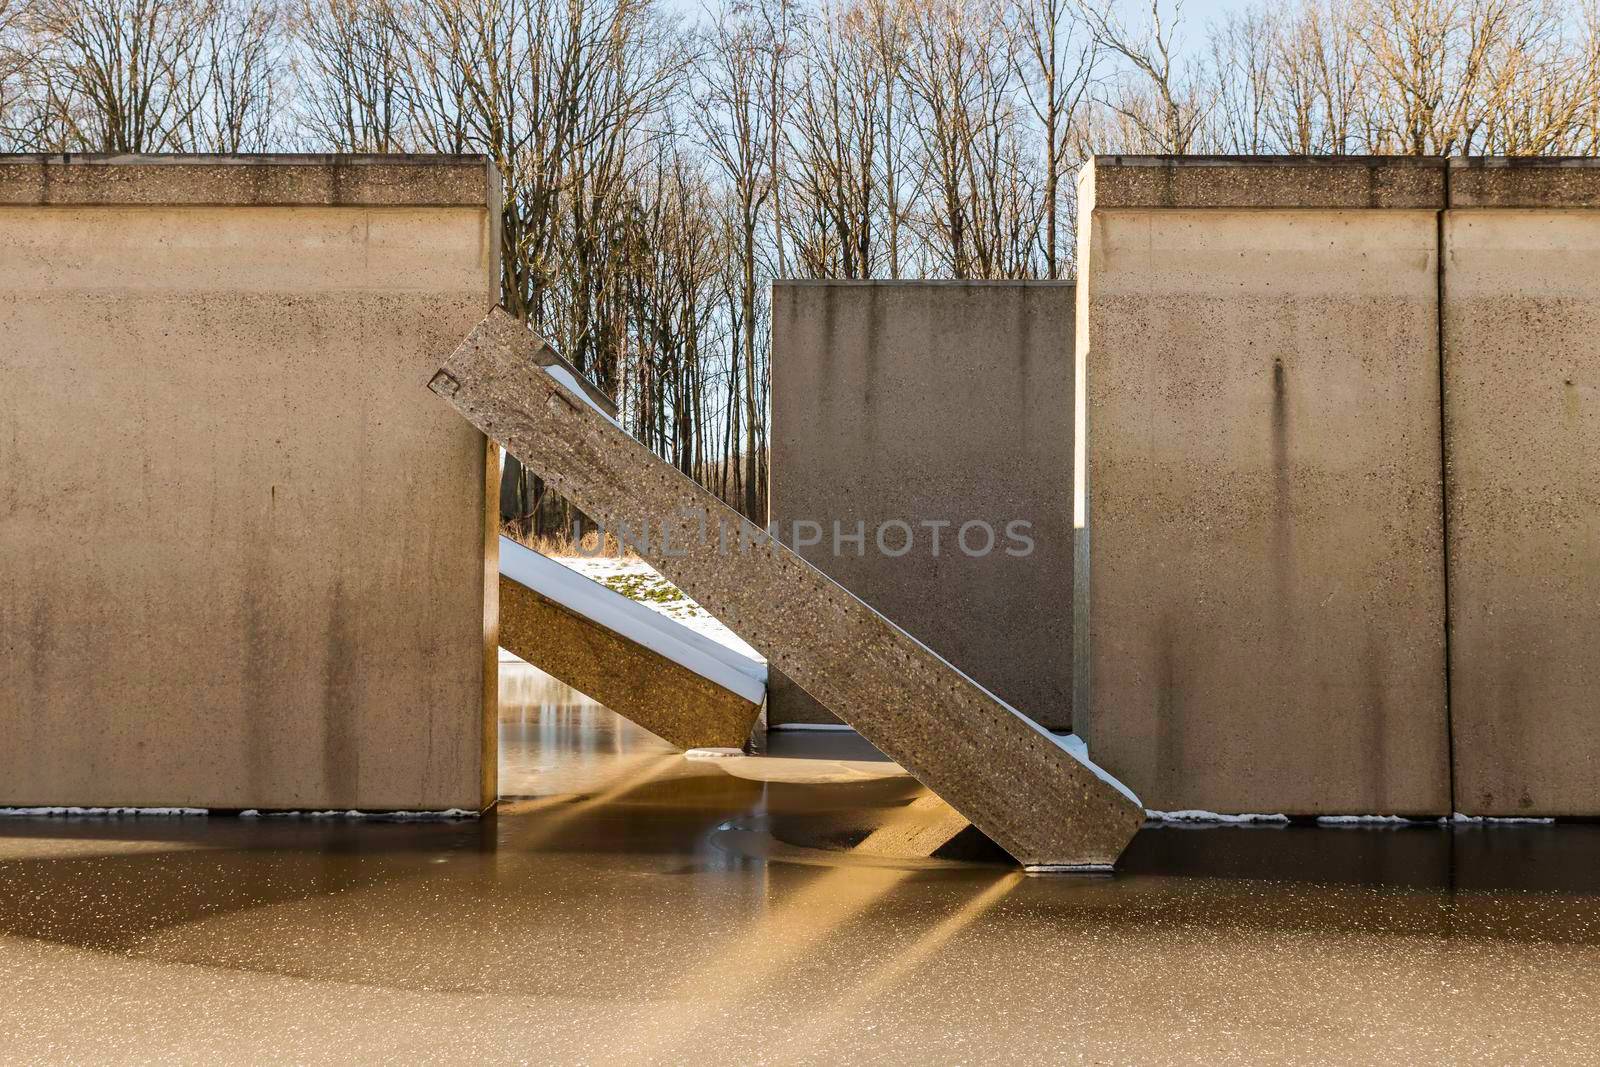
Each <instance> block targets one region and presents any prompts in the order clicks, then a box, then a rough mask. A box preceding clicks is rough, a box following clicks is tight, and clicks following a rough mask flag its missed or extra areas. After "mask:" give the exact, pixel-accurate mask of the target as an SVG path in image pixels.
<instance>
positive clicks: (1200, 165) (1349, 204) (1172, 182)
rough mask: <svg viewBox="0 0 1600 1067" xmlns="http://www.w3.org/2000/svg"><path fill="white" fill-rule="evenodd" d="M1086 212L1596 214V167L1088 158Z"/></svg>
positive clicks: (1598, 162) (1528, 160)
mask: <svg viewBox="0 0 1600 1067" xmlns="http://www.w3.org/2000/svg"><path fill="white" fill-rule="evenodd" d="M1080 204H1087V205H1092V206H1093V207H1095V208H1391V209H1394V208H1409V209H1424V210H1440V209H1443V208H1493V207H1527V208H1562V207H1578V208H1586V207H1600V159H1593V158H1582V157H1565V156H1561V157H1509V156H1473V157H1454V158H1450V159H1444V158H1441V157H1438V156H1095V157H1094V158H1093V159H1092V160H1091V161H1090V162H1089V164H1088V165H1086V166H1085V167H1084V170H1083V173H1082V175H1081V176H1080Z"/></svg>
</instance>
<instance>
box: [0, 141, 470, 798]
mask: <svg viewBox="0 0 1600 1067" xmlns="http://www.w3.org/2000/svg"><path fill="white" fill-rule="evenodd" d="M263 166H266V167H267V169H269V170H270V172H271V174H272V175H273V176H274V181H276V182H278V183H280V185H286V186H290V187H295V188H322V189H331V188H343V189H345V190H346V192H345V193H344V194H341V196H342V199H341V206H317V207H302V206H293V205H299V204H301V203H302V202H303V198H302V197H301V196H299V195H294V196H289V197H287V199H286V201H285V202H282V203H279V202H276V201H273V200H272V196H273V195H275V194H273V193H272V191H271V188H279V187H280V186H272V187H271V188H267V187H263V186H255V187H253V191H252V192H251V193H250V194H249V196H250V199H249V200H248V203H240V202H239V201H237V200H229V199H226V198H222V199H217V200H216V202H218V203H225V204H228V205H235V206H208V205H209V204H210V201H204V197H203V196H202V198H201V199H202V201H204V202H202V203H199V204H195V205H191V206H176V207H168V206H151V205H155V204H164V203H167V202H169V201H172V200H181V199H183V195H184V193H183V191H184V189H185V188H187V186H186V185H185V180H186V176H191V175H195V174H202V175H210V177H205V178H203V180H202V181H201V185H202V186H203V187H204V186H205V184H206V183H207V182H214V183H220V185H221V186H226V187H228V188H234V187H236V186H237V187H240V188H242V187H245V186H249V185H250V183H251V182H252V181H254V180H255V179H254V178H253V177H252V175H253V174H254V173H255V171H257V170H259V169H261V168H260V167H257V166H255V165H253V164H250V165H244V164H223V163H217V164H215V165H211V164H208V165H207V166H205V167H201V168H199V169H198V170H196V169H191V168H190V167H189V166H188V165H179V164H171V163H167V162H160V163H149V164H147V163H145V162H142V161H133V162H131V163H121V162H116V163H109V162H94V163H80V162H71V163H66V164H59V165H57V164H54V163H40V162H38V161H23V162H17V161H15V160H13V159H8V160H6V161H4V162H3V163H0V171H3V172H4V173H6V174H8V175H14V174H15V173H16V172H18V171H29V172H32V173H36V174H42V175H44V176H45V178H46V179H48V181H49V182H50V183H52V188H55V187H56V186H55V183H56V182H57V181H58V180H64V181H70V182H76V183H79V184H80V185H87V186H93V187H95V188H97V189H98V190H100V192H98V193H96V195H95V199H94V206H73V207H67V206H39V205H38V204H33V203H27V202H19V200H18V198H17V197H16V196H14V195H8V196H7V197H6V198H5V199H6V200H7V201H8V205H9V206H0V380H3V381H4V382H5V389H4V393H3V395H0V559H3V560H4V561H5V565H4V567H0V736H3V737H4V739H5V740H4V743H3V744H0V804H7V805H139V806H149V805H185V806H198V807H212V808H245V807H258V808H327V807H338V808H346V807H360V808H375V809H377V808H450V807H460V808H478V807H481V806H483V805H485V804H487V803H491V802H492V801H493V798H494V796H495V778H494V775H495V732H494V729H493V722H494V708H495V682H494V670H495V666H494V665H495V640H494V618H495V595H496V580H497V568H496V564H495V548H496V541H495V537H494V535H495V530H494V516H493V514H492V510H493V509H492V507H486V504H490V505H492V502H493V500H494V492H493V487H494V480H495V478H496V477H497V474H498V464H497V462H496V461H495V457H494V456H493V455H491V454H490V452H489V450H488V449H487V442H486V441H485V439H484V437H483V436H482V435H481V434H479V433H478V432H476V431H475V430H473V429H471V428H470V427H468V426H465V425H463V424H462V423H461V422H460V420H459V419H456V418H453V417H452V416H450V415H449V413H448V412H441V411H440V410H439V407H438V405H437V404H435V403H433V402H432V401H431V399H430V398H429V397H428V396H426V395H425V394H424V393H423V391H422V389H421V384H422V383H423V382H425V381H426V380H427V377H428V374H429V373H430V372H431V370H432V366H433V365H434V364H435V362H436V360H437V355H436V353H437V352H438V351H439V350H440V349H441V348H447V347H449V346H450V345H452V344H454V343H455V342H456V341H457V340H458V339H459V337H460V335H461V333H462V332H463V331H464V330H467V329H469V328H470V327H471V324H472V323H474V322H476V321H477V319H478V318H480V317H481V316H482V314H483V309H484V308H485V307H486V306H488V304H489V303H490V302H491V301H490V293H491V291H492V290H493V288H494V287H495V280H496V278H497V277H498V246H497V240H498V224H497V213H496V212H495V211H492V210H490V208H489V205H490V204H491V203H493V202H494V198H495V197H496V196H497V195H498V193H497V189H496V187H495V186H494V185H493V184H491V183H489V182H488V176H489V174H490V172H489V171H488V169H487V165H486V164H485V163H484V162H483V161H482V160H481V159H479V160H473V161H469V162H462V161H459V160H447V161H444V162H443V163H442V164H441V166H440V167H439V168H438V169H437V170H434V169H431V168H429V167H427V166H426V165H423V164H421V163H419V162H413V163H409V164H405V165H404V166H403V167H402V168H401V169H403V170H404V171H405V173H406V174H408V175H410V176H411V179H412V181H413V185H414V186H419V187H420V186H426V185H428V184H430V183H442V184H443V185H445V186H451V187H453V186H454V185H455V184H456V183H457V182H458V181H459V182H465V181H467V180H468V177H467V176H468V175H470V176H471V179H470V180H471V181H473V182H475V183H476V185H475V193H474V195H473V197H472V198H468V197H467V196H465V194H463V193H461V192H459V191H457V192H452V193H450V194H449V197H448V199H449V200H450V204H451V206H443V207H391V206H366V205H364V204H352V203H350V200H351V197H352V196H355V194H351V193H350V192H349V187H348V186H346V185H341V182H344V181H345V179H344V178H343V177H341V175H344V174H346V173H347V172H349V171H352V170H359V169H360V167H359V166H346V165H345V164H344V163H340V164H338V165H334V164H322V163H306V162H296V163H289V162H281V161H280V162H275V163H271V164H263ZM230 167H232V168H234V169H233V170H231V171H230V170H229V169H228V168H230ZM379 169H383V168H379ZM375 173H377V171H376V170H374V171H371V172H369V176H370V175H371V174H375ZM8 180H9V179H8ZM358 184H359V183H358ZM366 188H368V193H369V194H370V192H371V188H370V187H366ZM200 193H205V188H201V190H200ZM197 195H198V194H197ZM206 195H212V194H206ZM220 195H221V194H216V196H220ZM229 195H233V194H229ZM363 195H365V194H363ZM419 195H420V194H419ZM355 198H356V199H360V197H359V196H356V197H355ZM36 199H38V200H49V201H51V202H52V203H54V199H53V197H52V196H51V195H47V194H46V193H43V192H41V193H39V194H38V195H37V196H36ZM118 199H120V200H121V201H123V202H122V203H117V202H113V201H115V200H118ZM214 199H215V197H214ZM469 199H471V200H472V202H461V201H466V200H469ZM376 202H378V203H384V202H385V201H383V200H382V198H379V199H378V200H377V201H376Z"/></svg>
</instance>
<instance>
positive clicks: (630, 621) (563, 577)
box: [500, 537, 766, 748]
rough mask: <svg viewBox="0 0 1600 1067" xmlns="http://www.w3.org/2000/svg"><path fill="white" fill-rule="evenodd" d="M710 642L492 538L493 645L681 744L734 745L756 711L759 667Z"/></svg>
mask: <svg viewBox="0 0 1600 1067" xmlns="http://www.w3.org/2000/svg"><path fill="white" fill-rule="evenodd" d="M715 644H716V643H715V642H714V641H712V640H711V639H710V638H707V637H703V636H701V635H700V634H697V633H695V632H694V631H693V630H690V629H689V628H688V627H686V626H683V625H682V624H680V623H677V622H674V621H673V620H671V619H669V618H667V617H666V616H665V615H661V614H659V613H657V612H654V611H651V610H650V609H649V608H647V607H645V606H643V605H642V604H635V603H634V602H633V601H631V600H629V599H628V598H627V597H625V596H623V595H621V594H620V593H616V592H613V591H612V590H610V589H607V588H606V587H605V586H603V585H601V584H600V583H598V582H594V581H591V580H589V579H588V578H586V577H584V576H583V575H581V574H578V573H577V572H575V571H572V570H570V569H568V568H566V567H563V566H562V565H561V564H560V563H557V562H555V561H554V560H550V559H546V558H545V557H543V556H541V555H539V554H538V553H537V552H534V551H533V550H532V549H529V548H525V547H524V546H522V545H519V544H517V543H516V542H515V541H512V540H511V539H509V538H505V537H502V538H501V539H500V647H501V648H504V649H506V650H508V651H510V652H513V653H515V654H516V655H518V656H520V657H521V658H522V659H524V660H527V661H528V662H529V663H531V664H533V665H534V666H535V667H538V668H539V669H540V670H542V671H544V672H545V673H547V674H550V675H553V676H555V677H556V678H559V679H560V680H561V681H563V682H565V683H567V684H568V685H570V686H572V688H574V689H576V690H578V691H579V692H581V693H584V694H585V695H587V696H589V697H591V698H593V699H595V700H598V701H599V702H600V703H602V704H604V705H605V706H606V707H608V708H610V709H611V710H612V711H614V712H616V713H617V714H618V715H621V716H622V717H623V718H625V719H628V720H630V721H632V722H635V723H637V724H639V725H640V726H642V727H644V728H645V729H646V730H649V731H650V732H651V733H653V734H655V735H656V736H657V737H660V738H661V739H663V740H665V741H668V742H671V743H672V744H674V745H677V746H678V747H679V748H738V747H739V746H741V745H743V744H744V743H745V741H746V739H748V738H749V736H750V729H751V727H753V726H754V725H755V721H756V716H758V715H759V714H760V713H761V701H762V699H763V697H764V696H765V690H766V685H765V682H764V681H762V680H761V678H762V677H764V676H765V673H766V668H765V666H764V665H762V664H760V663H759V662H757V661H755V660H747V661H746V663H745V664H738V663H736V662H733V660H734V659H735V658H737V659H740V660H743V659H745V657H742V656H738V654H737V653H735V652H733V651H732V650H731V649H719V648H717V647H712V646H715ZM719 652H720V654H719Z"/></svg>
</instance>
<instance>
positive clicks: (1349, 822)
mask: <svg viewBox="0 0 1600 1067" xmlns="http://www.w3.org/2000/svg"><path fill="white" fill-rule="evenodd" d="M1417 821H1418V820H1416V819H1408V818H1406V817H1405V816H1404V815H1318V816H1317V825H1318V826H1410V825H1412V824H1413V823H1416V822H1417Z"/></svg>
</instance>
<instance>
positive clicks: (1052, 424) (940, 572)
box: [768, 282, 1073, 730]
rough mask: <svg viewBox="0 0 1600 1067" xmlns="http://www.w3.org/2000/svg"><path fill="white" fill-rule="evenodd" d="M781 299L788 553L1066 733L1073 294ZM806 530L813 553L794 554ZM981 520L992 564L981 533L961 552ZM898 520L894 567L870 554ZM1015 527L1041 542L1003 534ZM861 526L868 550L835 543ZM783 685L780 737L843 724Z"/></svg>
mask: <svg viewBox="0 0 1600 1067" xmlns="http://www.w3.org/2000/svg"><path fill="white" fill-rule="evenodd" d="M772 299H773V318H772V506H771V518H772V520H773V521H775V522H776V523H777V524H778V530H779V536H780V537H782V538H783V539H784V540H785V541H787V542H790V543H791V545H792V546H793V547H796V551H798V552H799V554H800V555H801V556H802V557H803V558H804V559H805V560H806V561H807V562H809V563H811V564H813V565H814V566H816V567H817V568H818V569H819V570H821V571H823V572H824V573H825V574H827V575H828V576H829V577H830V578H832V579H833V580H834V581H836V582H838V583H839V584H840V585H842V586H844V587H845V588H846V589H848V590H850V591H851V592H852V593H854V594H855V595H856V596H859V597H860V598H861V599H863V600H865V601H866V602H867V603H869V604H871V605H872V606H873V607H874V608H877V609H878V610H879V611H880V612H882V613H883V614H884V615H886V616H888V617H889V618H891V619H893V620H894V621H895V623H896V624H897V625H899V626H901V627H902V628H904V629H905V630H906V631H907V632H908V633H910V634H912V635H913V636H915V637H916V638H917V639H918V640H920V641H922V642H924V643H925V644H927V645H928V647H930V648H932V649H933V650H934V651H935V652H937V653H938V654H939V655H941V656H943V657H944V658H945V659H947V660H949V661H950V662H951V663H952V664H954V665H955V666H956V667H958V668H960V669H961V670H962V671H963V672H965V673H966V674H967V675H968V676H970V677H971V678H972V679H973V680H974V681H976V682H978V683H979V684H981V685H983V686H984V687H985V688H987V689H988V690H989V691H990V692H992V693H994V694H995V695H996V696H999V697H1000V698H1001V699H1002V700H1005V701H1006V702H1007V703H1009V704H1010V705H1011V706H1012V707H1014V708H1016V709H1017V710H1019V711H1021V712H1022V713H1023V714H1025V715H1028V716H1029V717H1031V718H1033V719H1034V721H1036V722H1038V723H1040V724H1042V725H1044V726H1046V727H1048V728H1050V729H1057V730H1067V729H1070V728H1071V725H1072V658H1071V648H1072V499H1071V494H1070V493H1069V492H1068V491H1067V487H1066V486H1065V485H1064V484H1063V482H1062V478H1061V472H1062V471H1065V470H1067V469H1068V468H1069V466H1070V464H1071V463H1072V420H1071V418H1070V412H1071V410H1072V382H1073V369H1072V340H1073V334H1072V316H1073V295H1072V285H1071V283H1066V282H1061V283H1051V282H976V283H959V282H780V283H777V284H775V285H774V286H773V296H772ZM797 521H799V522H802V523H804V522H814V523H816V524H817V525H818V527H819V528H820V531H821V534H820V538H821V539H820V543H818V544H814V545H798V546H795V545H793V538H792V534H793V532H794V529H795V523H796V522H797ZM974 521H975V522H982V523H986V524H988V529H990V530H993V531H994V534H995V541H994V543H993V545H992V547H991V548H990V550H989V551H988V552H987V553H984V554H981V555H980V554H977V553H979V552H981V551H982V549H983V548H984V547H985V546H986V545H987V544H988V542H987V541H986V535H985V533H984V531H983V530H981V529H978V528H974V529H973V530H972V531H970V536H969V538H968V542H967V545H968V548H969V549H971V554H969V553H968V552H966V551H963V550H962V548H961V545H960V543H959V540H958V538H959V536H960V529H961V527H962V525H963V524H964V523H967V522H974ZM894 522H900V523H905V524H907V525H908V526H909V528H910V532H911V533H912V535H913V539H912V542H911V549H910V550H909V551H906V552H904V554H903V555H891V554H889V552H899V551H901V549H902V546H903V539H904V537H905V533H903V532H901V531H900V530H899V529H898V528H897V527H892V526H891V527H889V528H887V529H886V530H885V533H884V536H885V540H886V544H887V545H888V549H889V551H888V552H885V551H883V550H880V549H879V547H878V545H877V544H876V537H875V534H876V533H877V531H878V530H879V529H880V526H881V525H882V524H884V523H894ZM1013 522H1025V523H1027V524H1028V525H1027V528H1026V531H1025V536H1026V537H1027V538H1028V540H1029V542H1031V545H1029V544H1024V543H1023V542H1022V541H1020V540H1013V539H1011V538H1008V537H1007V535H1006V527H1007V525H1008V524H1010V523H1013ZM835 523H838V529H839V531H840V533H841V535H843V536H842V537H841V540H840V542H839V543H838V545H837V547H836V546H835V543H834V538H833V533H834V524H835ZM924 523H930V524H936V523H948V524H949V525H948V526H947V527H942V528H941V527H935V526H931V525H930V526H925V525H924ZM858 528H859V529H860V530H862V531H864V532H865V538H864V543H863V544H862V545H861V546H859V547H857V546H856V545H855V544H854V543H852V542H850V541H848V540H844V539H843V538H846V537H849V536H850V535H852V534H853V533H854V532H856V531H857V529H858ZM935 529H938V530H939V532H940V535H941V536H940V543H939V546H938V550H937V552H935V550H934V544H933V540H932V534H933V532H934V530H935ZM808 534H809V527H804V526H803V527H802V540H806V539H809V536H808ZM1008 550H1009V551H1008ZM1023 552H1026V554H1025V555H1021V554H1016V553H1023ZM785 683H786V684H780V683H778V682H777V681H776V680H775V681H774V685H773V691H772V696H771V700H770V706H769V709H768V721H769V722H771V723H773V724H782V723H786V722H818V721H821V722H828V721H834V720H833V716H832V715H831V714H829V713H828V712H827V710H826V709H825V708H822V707H821V706H820V705H819V704H817V702H816V701H814V700H813V699H811V698H810V697H809V696H808V695H806V693H805V691H804V690H803V689H801V688H800V687H799V686H796V685H794V684H793V683H788V682H787V680H785Z"/></svg>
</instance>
